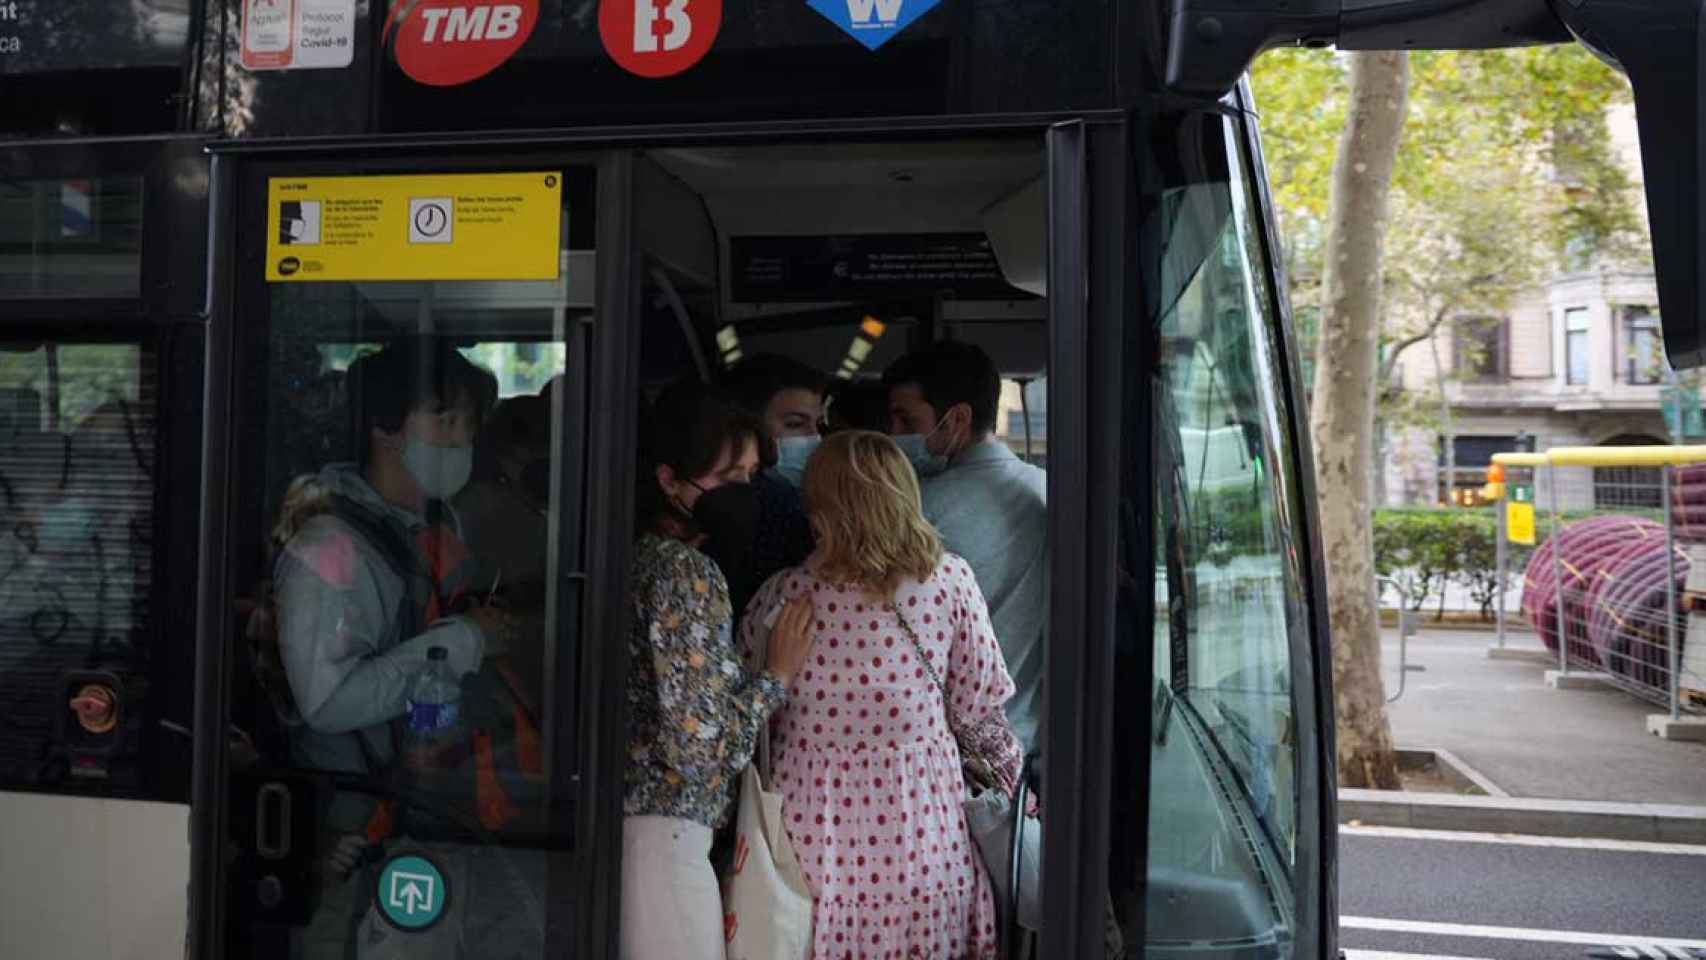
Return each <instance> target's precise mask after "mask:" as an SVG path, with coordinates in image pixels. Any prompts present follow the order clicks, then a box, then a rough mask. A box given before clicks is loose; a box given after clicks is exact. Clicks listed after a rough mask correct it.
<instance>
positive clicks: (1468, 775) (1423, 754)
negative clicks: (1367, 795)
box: [1395, 747, 1510, 797]
mask: <svg viewBox="0 0 1706 960" xmlns="http://www.w3.org/2000/svg"><path fill="white" fill-rule="evenodd" d="M1395 752H1396V753H1397V754H1398V769H1399V770H1403V769H1405V768H1406V767H1415V766H1420V765H1422V764H1424V763H1427V762H1429V761H1431V762H1432V763H1433V764H1434V765H1435V769H1437V770H1438V771H1439V773H1440V775H1441V776H1443V777H1444V778H1445V779H1446V780H1447V781H1450V782H1451V783H1452V784H1453V785H1454V786H1456V787H1457V788H1458V789H1459V790H1462V791H1463V792H1464V793H1465V794H1477V793H1479V794H1485V795H1486V796H1489V797H1508V796H1510V792H1509V791H1507V790H1506V789H1505V788H1503V787H1501V786H1499V785H1498V784H1496V783H1494V782H1493V781H1492V780H1491V779H1489V778H1488V777H1487V775H1486V774H1484V773H1482V772H1481V771H1479V770H1477V769H1475V768H1474V767H1471V766H1470V765H1469V764H1468V763H1466V762H1465V761H1464V759H1463V758H1462V757H1460V756H1458V755H1457V754H1455V753H1452V752H1451V751H1450V750H1443V749H1440V748H1438V747H1398V748H1397V750H1396V751H1395Z"/></svg>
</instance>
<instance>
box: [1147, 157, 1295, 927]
mask: <svg viewBox="0 0 1706 960" xmlns="http://www.w3.org/2000/svg"><path fill="white" fill-rule="evenodd" d="M1228 162H1229V164H1230V169H1229V170H1228V173H1227V177H1228V182H1227V183H1206V184H1199V185H1193V186H1190V187H1186V188H1182V189H1179V190H1176V191H1174V192H1173V194H1172V195H1170V196H1169V198H1168V201H1167V204H1166V207H1167V211H1168V213H1169V214H1170V215H1171V220H1170V227H1169V229H1170V230H1171V231H1172V242H1170V243H1169V244H1168V246H1167V250H1168V253H1167V255H1166V261H1165V262H1164V265H1163V268H1162V276H1163V277H1164V279H1165V280H1167V281H1168V282H1171V283H1172V284H1173V287H1172V289H1171V290H1170V291H1165V292H1166V293H1167V294H1169V296H1168V297H1167V299H1166V300H1164V303H1165V309H1164V311H1163V313H1162V315H1161V318H1160V326H1159V338H1158V340H1157V345H1158V357H1157V361H1156V366H1155V380H1154V385H1153V387H1154V389H1153V394H1152V400H1153V403H1152V404H1151V405H1150V406H1149V407H1148V408H1147V409H1151V410H1152V411H1153V417H1154V420H1153V424H1152V425H1153V429H1154V451H1153V453H1154V456H1153V462H1154V464H1155V470H1154V474H1153V477H1154V482H1155V483H1156V488H1155V499H1154V505H1155V514H1154V520H1155V543H1154V547H1155V554H1154V565H1155V566H1154V571H1155V572H1154V577H1155V604H1154V610H1155V615H1154V616H1155V619H1154V623H1155V629H1154V635H1153V647H1152V655H1153V658H1154V660H1153V669H1154V676H1155V690H1154V703H1153V708H1154V712H1153V724H1154V742H1153V744H1152V748H1151V755H1150V763H1151V770H1150V774H1151V794H1150V797H1151V802H1150V821H1149V843H1150V850H1149V865H1148V877H1149V886H1148V904H1149V906H1148V910H1147V918H1148V919H1147V939H1148V948H1149V951H1150V953H1151V955H1156V956H1165V955H1168V954H1169V952H1170V951H1171V950H1174V949H1183V948H1184V947H1185V946H1186V945H1187V944H1189V943H1193V942H1201V941H1210V940H1212V941H1215V942H1216V943H1217V944H1226V945H1228V946H1234V945H1238V946H1242V947H1244V948H1247V949H1251V950H1254V951H1255V952H1254V953H1253V954H1251V955H1254V956H1289V955H1290V953H1291V951H1292V945H1291V938H1292V936H1293V930H1294V926H1295V924H1294V921H1293V917H1294V912H1293V908H1292V904H1291V888H1290V885H1291V879H1290V874H1291V870H1292V868H1293V865H1294V862H1295V856H1296V834H1297V804H1298V802H1297V785H1296V769H1297V749H1298V745H1297V735H1296V731H1295V720H1294V718H1295V711H1294V707H1293V691H1292V681H1291V677H1292V665H1291V655H1290V638H1291V636H1292V634H1293V632H1294V631H1300V630H1304V629H1306V627H1305V621H1304V618H1303V612H1304V611H1303V606H1302V604H1303V598H1302V595H1301V593H1300V591H1301V589H1302V587H1301V584H1302V583H1303V579H1302V575H1301V572H1300V571H1299V570H1298V568H1297V562H1298V557H1297V555H1296V551H1295V550H1293V548H1292V546H1293V544H1292V536H1293V533H1292V531H1293V530H1294V529H1295V522H1294V519H1293V518H1294V517H1295V516H1296V515H1297V511H1298V510H1299V504H1298V503H1297V502H1296V496H1297V491H1296V490H1295V489H1294V488H1293V486H1292V485H1291V483H1290V481H1289V479H1288V478H1289V477H1291V476H1293V475H1294V473H1293V466H1294V463H1293V460H1294V456H1295V455H1294V453H1293V452H1292V451H1291V450H1290V448H1289V445H1288V441H1287V440H1286V437H1287V436H1288V435H1287V433H1286V432H1285V430H1284V429H1283V424H1284V423H1285V420H1284V417H1285V416H1286V409H1287V403H1286V398H1285V397H1284V396H1283V395H1282V394H1281V393H1280V389H1279V380H1278V370H1279V364H1280V362H1281V353H1280V351H1279V348H1278V346H1277V344H1276V342H1275V334H1276V330H1275V322H1276V321H1275V317H1274V316H1273V314H1272V312H1271V299H1270V297H1269V292H1268V290H1267V288H1266V283H1267V280H1266V276H1265V273H1264V271H1265V265H1264V263H1263V260H1262V253H1261V250H1260V247H1259V238H1258V236H1257V234H1256V232H1255V221H1254V219H1253V218H1254V217H1255V216H1256V215H1257V213H1258V210H1257V208H1256V207H1255V203H1254V201H1253V199H1252V197H1251V196H1250V195H1249V194H1248V192H1247V190H1246V183H1245V180H1244V177H1243V174H1242V172H1241V171H1240V164H1239V158H1238V156H1237V155H1236V153H1235V152H1231V153H1229V156H1228Z"/></svg>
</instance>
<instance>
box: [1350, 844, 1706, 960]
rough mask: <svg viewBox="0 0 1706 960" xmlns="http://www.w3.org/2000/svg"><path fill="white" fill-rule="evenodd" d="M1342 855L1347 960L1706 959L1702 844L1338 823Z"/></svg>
mask: <svg viewBox="0 0 1706 960" xmlns="http://www.w3.org/2000/svg"><path fill="white" fill-rule="evenodd" d="M1339 852H1340V857H1341V860H1340V868H1339V911H1340V934H1339V936H1340V940H1339V942H1340V946H1341V947H1342V948H1343V949H1344V950H1345V952H1346V956H1347V957H1348V960H1405V958H1408V957H1446V958H1472V957H1473V958H1488V960H1560V958H1565V957H1586V956H1588V955H1589V954H1591V953H1595V952H1596V951H1603V950H1606V949H1608V948H1611V949H1616V948H1622V950H1623V952H1622V953H1610V954H1607V955H1608V956H1627V957H1655V958H1658V957H1670V958H1675V957H1681V956H1695V955H1698V956H1703V957H1706V907H1703V905H1706V847H1692V846H1681V845H1669V844H1641V843H1629V842H1620V841H1609V840H1584V839H1568V838H1563V839H1560V838H1545V837H1512V836H1508V835H1493V834H1474V833H1446V832H1436V831H1421V830H1401V829H1392V828H1378V827H1351V826H1346V827H1342V828H1341V829H1340V831H1339ZM1690 949H1692V950H1697V951H1700V953H1698V954H1690V953H1689V952H1688V951H1689V950H1690ZM1631 951H1632V952H1631Z"/></svg>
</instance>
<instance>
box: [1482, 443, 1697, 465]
mask: <svg viewBox="0 0 1706 960" xmlns="http://www.w3.org/2000/svg"><path fill="white" fill-rule="evenodd" d="M1493 462H1494V463H1497V464H1500V465H1501V466H1506V467H1544V466H1554V467H1665V466H1681V465H1683V464H1688V463H1706V446H1674V447H1553V448H1552V449H1550V450H1548V451H1546V452H1545V453H1495V454H1493Z"/></svg>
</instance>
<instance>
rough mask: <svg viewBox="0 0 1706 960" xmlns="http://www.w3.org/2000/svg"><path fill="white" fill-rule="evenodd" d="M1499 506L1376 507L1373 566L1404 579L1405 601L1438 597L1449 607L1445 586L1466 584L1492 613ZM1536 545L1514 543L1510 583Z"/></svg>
mask: <svg viewBox="0 0 1706 960" xmlns="http://www.w3.org/2000/svg"><path fill="white" fill-rule="evenodd" d="M1493 511H1494V508H1491V507H1488V508H1483V509H1467V508H1460V507H1450V508H1437V509H1435V508H1403V509H1383V510H1376V511H1375V512H1374V569H1375V572H1376V573H1377V574H1379V575H1380V576H1383V577H1390V578H1391V579H1392V580H1393V581H1395V582H1396V583H1397V584H1398V585H1399V590H1400V592H1401V594H1402V596H1401V597H1400V602H1401V603H1403V604H1405V605H1406V606H1408V607H1409V608H1410V609H1411V610H1420V609H1422V606H1423V605H1424V604H1426V603H1427V601H1428V599H1429V598H1430V597H1434V596H1437V597H1438V598H1439V612H1438V615H1439V616H1443V615H1444V613H1445V588H1446V587H1447V586H1448V585H1450V584H1453V583H1455V584H1458V585H1461V586H1462V587H1463V588H1464V589H1465V590H1466V591H1468V593H1469V596H1470V598H1471V599H1472V600H1474V601H1475V603H1476V604H1477V605H1479V607H1480V610H1481V616H1482V618H1483V619H1487V620H1491V619H1492V618H1493V605H1494V604H1495V603H1496V602H1498V596H1499V571H1498V537H1499V526H1498V515H1497V514H1496V513H1494V512H1493ZM1532 550H1533V548H1532V547H1528V546H1523V545H1519V544H1514V543H1513V544H1510V545H1509V551H1510V552H1509V557H1508V558H1507V560H1506V563H1505V571H1506V573H1505V586H1506V589H1507V590H1508V589H1510V588H1511V587H1512V586H1513V585H1514V584H1515V583H1516V582H1517V581H1518V580H1519V579H1520V578H1521V577H1522V571H1523V569H1524V568H1526V567H1527V565H1528V555H1529V553H1530V552H1531V551H1532Z"/></svg>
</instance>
